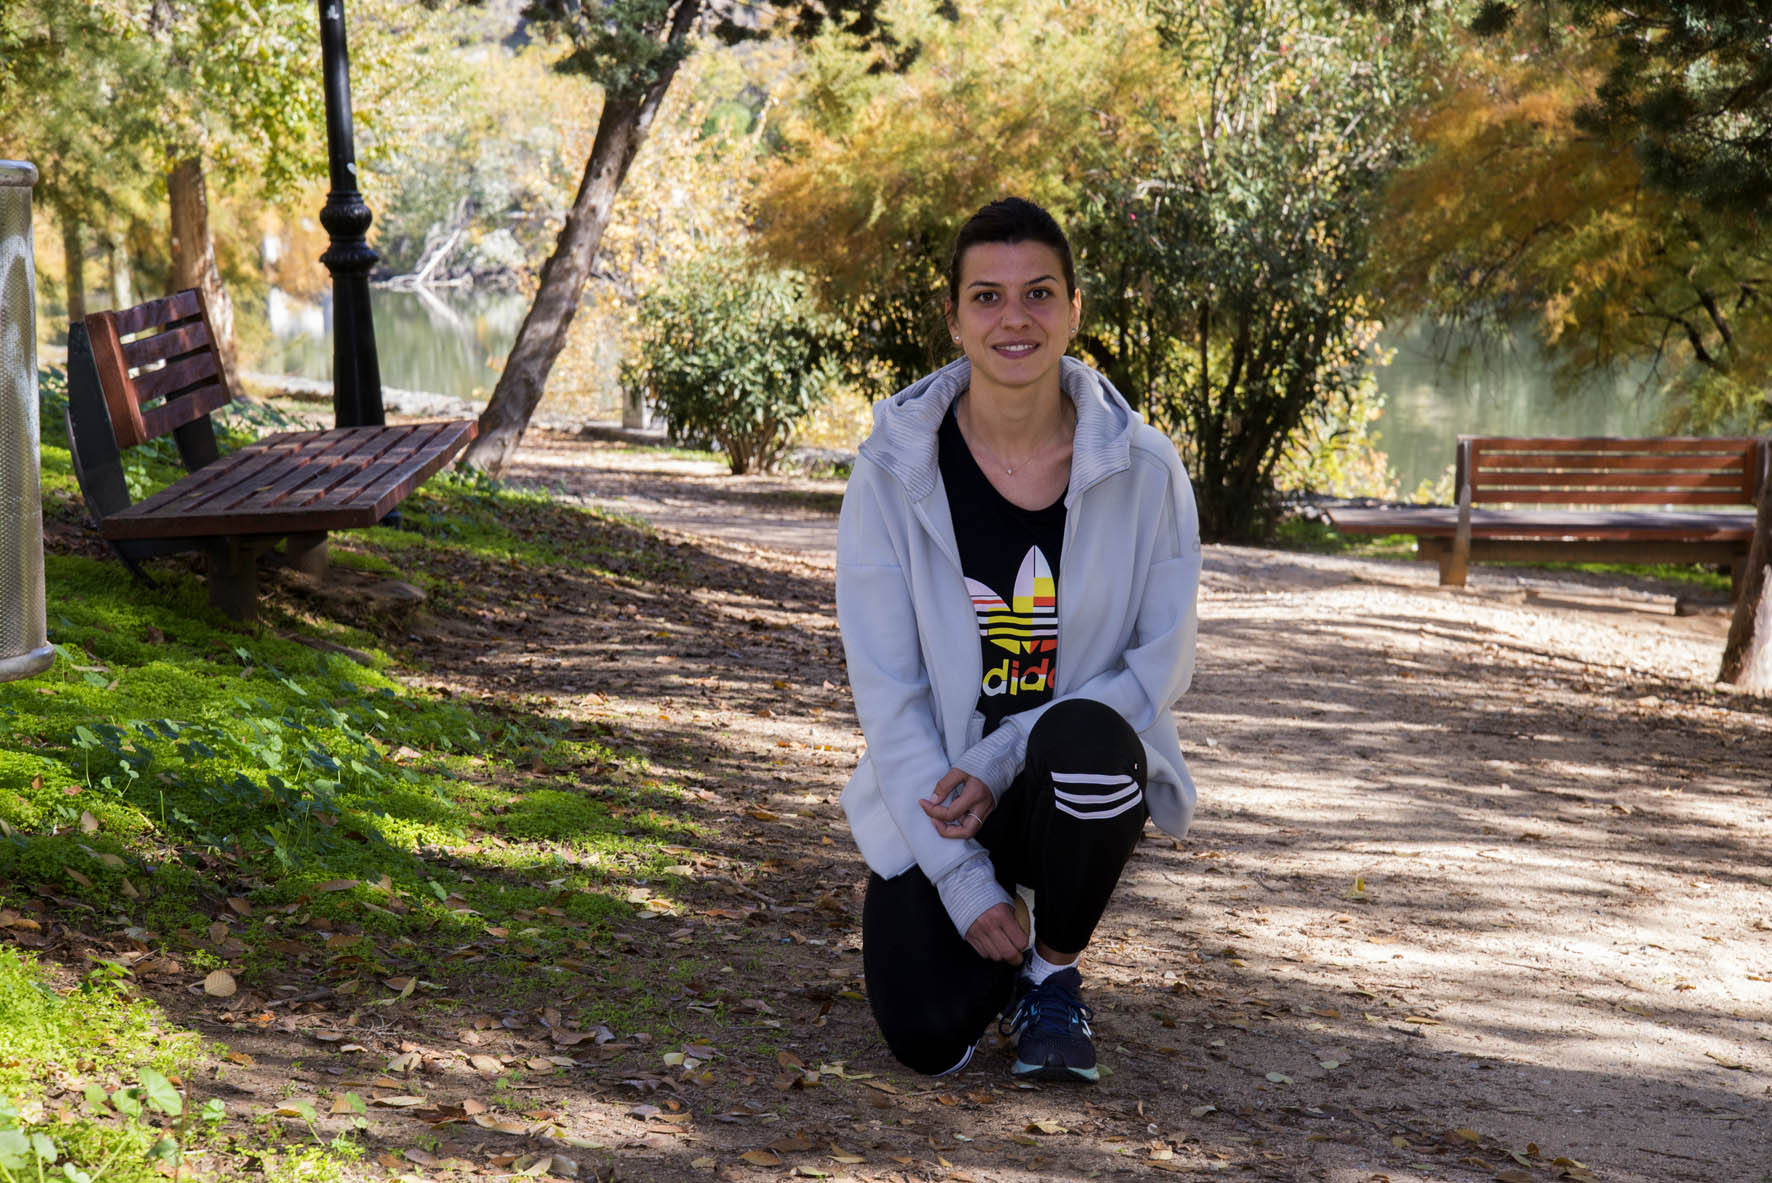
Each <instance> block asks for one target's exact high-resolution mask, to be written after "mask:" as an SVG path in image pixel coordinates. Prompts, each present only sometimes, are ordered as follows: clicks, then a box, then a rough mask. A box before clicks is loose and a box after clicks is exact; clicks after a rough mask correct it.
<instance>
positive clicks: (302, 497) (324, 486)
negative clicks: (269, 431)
mask: <svg viewBox="0 0 1772 1183" xmlns="http://www.w3.org/2000/svg"><path fill="white" fill-rule="evenodd" d="M399 430H402V429H400V428H375V429H373V430H370V431H362V430H356V431H351V430H347V431H345V432H342V433H340V432H332V433H329V435H328V438H326V439H324V440H301V439H299V438H293V437H292V438H290V439H289V441H288V443H287V444H286V445H285V446H284V447H282V448H281V449H280V451H281V452H282V458H281V460H280V461H279V463H278V465H277V469H278V471H277V474H276V479H274V480H267V481H261V482H259V483H256V484H254V485H252V486H250V487H241V488H239V489H237V490H235V495H234V496H233V497H231V498H230V499H229V500H228V502H227V505H226V510H227V512H228V513H234V514H247V515H251V514H260V513H273V512H290V511H294V510H303V509H314V508H317V507H325V508H340V507H344V506H347V505H348V504H349V501H348V499H347V498H345V497H343V496H341V495H340V494H339V489H340V487H341V486H342V485H343V484H344V483H345V482H346V481H348V480H350V479H351V477H352V476H353V475H354V474H355V473H358V472H361V471H362V470H363V468H364V467H366V466H367V465H369V464H371V463H373V462H374V460H375V457H376V456H378V455H380V454H381V453H382V451H384V450H385V449H386V448H387V446H388V443H389V439H390V433H391V432H394V431H399ZM277 438H278V437H276V436H272V437H271V439H270V440H267V441H265V442H266V443H267V444H269V443H271V441H272V440H276V439H277ZM216 508H217V509H220V508H221V506H219V505H218V506H216Z"/></svg>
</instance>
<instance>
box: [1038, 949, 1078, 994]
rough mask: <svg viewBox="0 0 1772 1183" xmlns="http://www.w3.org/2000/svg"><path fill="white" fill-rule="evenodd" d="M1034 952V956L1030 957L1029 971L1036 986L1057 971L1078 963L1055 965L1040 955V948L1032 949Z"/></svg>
mask: <svg viewBox="0 0 1772 1183" xmlns="http://www.w3.org/2000/svg"><path fill="white" fill-rule="evenodd" d="M1032 953H1033V956H1031V957H1029V958H1028V969H1027V973H1028V979H1029V980H1030V981H1032V982H1033V984H1034V985H1036V986H1038V985H1039V984H1040V983H1041V982H1044V981H1045V980H1046V979H1047V978H1049V977H1051V976H1052V975H1053V974H1055V973H1057V972H1058V971H1059V970H1061V969H1069V968H1070V967H1071V966H1072V965H1075V964H1077V963H1076V962H1075V961H1073V962H1071V963H1070V964H1069V965H1053V964H1052V963H1051V962H1050V961H1048V960H1046V959H1045V958H1044V957H1042V956H1040V951H1039V950H1038V949H1034V950H1032Z"/></svg>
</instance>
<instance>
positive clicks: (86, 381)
mask: <svg viewBox="0 0 1772 1183" xmlns="http://www.w3.org/2000/svg"><path fill="white" fill-rule="evenodd" d="M232 398H233V392H232V391H231V390H230V389H229V388H228V379H227V372H226V370H225V369H224V367H223V366H222V365H221V360H220V357H219V356H218V354H217V353H216V348H215V338H214V334H213V333H212V332H211V331H210V327H209V316H208V311H207V309H206V308H205V306H204V302H203V299H202V296H201V294H200V293H198V292H196V291H189V290H188V291H182V292H179V293H177V294H175V295H172V296H168V297H167V298H165V299H163V300H151V301H149V302H148V303H146V304H140V305H137V306H136V307H134V308H127V309H123V310H121V311H107V312H98V313H94V314H93V315H91V316H89V317H87V318H86V320H85V323H84V324H74V325H71V326H69V332H68V440H69V443H70V445H71V448H72V451H73V457H74V472H75V475H76V476H77V477H78V478H79V481H80V490H81V492H82V493H83V494H84V495H85V498H86V505H87V508H88V509H89V510H90V511H91V513H92V517H93V520H94V521H95V522H96V523H97V526H98V530H99V532H100V533H101V534H102V535H103V536H104V537H105V538H106V539H107V540H108V541H109V542H110V543H111V545H112V546H113V547H114V548H115V549H116V551H117V553H118V554H119V555H120V556H121V557H122V559H123V561H124V562H125V563H126V564H127V565H128V566H129V569H130V570H131V572H133V573H134V574H135V575H136V576H137V577H138V578H142V579H146V578H147V577H146V575H145V573H144V572H143V571H142V569H141V566H140V562H141V560H142V559H144V558H149V557H152V556H155V555H165V554H174V553H178V552H181V551H192V550H199V551H203V552H205V553H206V554H207V556H208V560H209V598H210V601H211V602H212V603H214V604H215V605H216V606H217V607H219V608H220V609H222V611H224V612H226V613H228V614H229V615H230V616H233V617H235V618H236V619H240V620H250V619H252V617H253V616H254V615H255V614H256V611H257V603H258V574H257V572H258V560H259V558H260V556H261V555H264V554H266V553H267V552H269V551H271V550H272V549H273V548H274V547H275V546H276V544H277V543H278V542H279V541H281V542H283V544H284V549H283V553H282V556H281V557H282V559H283V561H284V562H285V563H286V564H287V565H289V566H291V567H295V568H297V569H299V570H302V571H306V572H307V573H309V574H312V575H323V574H324V573H325V570H326V565H327V548H326V536H327V533H328V532H329V531H332V530H344V529H352V528H356V527H362V526H372V525H374V524H375V523H377V522H379V521H381V520H382V519H383V518H385V517H387V515H388V513H389V511H391V510H392V509H393V508H394V507H395V506H396V505H398V504H399V503H400V501H401V500H402V499H404V498H405V497H406V495H407V494H408V493H410V492H412V490H413V489H415V488H417V487H418V485H419V484H420V483H421V482H423V481H424V480H425V479H426V478H427V477H429V476H431V475H432V474H433V473H435V472H436V471H437V470H438V469H440V468H442V467H443V466H444V465H445V464H447V463H448V462H449V460H450V458H451V457H453V456H454V455H455V454H456V453H457V452H458V451H460V450H461V448H462V447H464V446H465V445H466V444H467V442H468V441H469V440H471V439H473V438H474V432H475V423H474V421H473V420H471V419H465V420H458V421H454V422H447V423H414V424H402V425H399V426H394V427H343V428H338V429H335V430H331V431H289V432H282V433H280V434H277V435H272V436H267V437H266V438H264V439H261V440H259V441H258V442H256V443H253V444H250V445H248V446H247V447H244V448H241V449H239V450H238V451H235V452H231V453H229V454H228V455H225V456H224V455H222V454H221V452H220V449H219V448H218V447H217V446H216V436H215V428H214V425H213V424H212V423H211V421H210V413H211V412H212V411H215V410H217V409H218V408H220V407H222V406H225V405H226V404H227V403H228V402H230V401H231V400H232ZM168 434H170V435H172V436H173V438H174V440H175V441H176V443H177V445H178V450H179V456H180V458H181V459H182V460H183V461H184V466H185V468H186V470H187V472H188V474H189V475H187V476H184V477H182V478H180V479H179V480H178V481H176V482H174V483H173V484H171V485H169V486H167V487H166V488H164V489H161V490H160V491H159V492H157V493H155V494H153V495H152V496H150V497H147V498H145V499H143V500H142V501H140V502H136V503H134V504H132V503H131V500H130V495H129V490H128V486H127V483H126V480H125V476H124V468H123V454H124V453H125V452H126V451H127V450H128V449H130V448H133V447H136V446H138V445H140V444H144V443H146V442H148V441H149V440H153V439H157V438H160V437H162V436H165V435H168Z"/></svg>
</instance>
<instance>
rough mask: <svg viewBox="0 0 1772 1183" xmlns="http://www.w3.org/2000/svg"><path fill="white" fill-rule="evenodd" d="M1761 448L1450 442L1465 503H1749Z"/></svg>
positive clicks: (1764, 448) (1690, 442)
mask: <svg viewBox="0 0 1772 1183" xmlns="http://www.w3.org/2000/svg"><path fill="white" fill-rule="evenodd" d="M1767 464H1768V442H1767V441H1766V440H1764V439H1759V438H1755V437H1752V436H1719V437H1716V438H1703V437H1696V436H1683V437H1682V436H1667V437H1661V438H1647V439H1623V438H1614V437H1592V438H1575V437H1548V438H1531V437H1495V436H1468V435H1467V436H1460V437H1459V438H1458V469H1457V474H1456V481H1457V486H1458V489H1459V491H1460V493H1462V491H1463V490H1464V488H1465V487H1466V484H1467V483H1468V485H1469V488H1470V498H1471V501H1472V502H1473V503H1480V502H1490V503H1495V502H1506V503H1510V504H1515V505H1752V504H1754V503H1755V502H1756V500H1757V499H1758V497H1759V494H1760V489H1761V486H1762V484H1763V483H1764V482H1765V480H1766V479H1767V474H1766V468H1767Z"/></svg>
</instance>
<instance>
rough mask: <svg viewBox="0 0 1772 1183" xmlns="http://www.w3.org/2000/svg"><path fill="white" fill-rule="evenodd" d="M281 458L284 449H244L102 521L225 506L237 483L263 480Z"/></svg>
mask: <svg viewBox="0 0 1772 1183" xmlns="http://www.w3.org/2000/svg"><path fill="white" fill-rule="evenodd" d="M280 460H281V454H280V452H278V451H277V450H274V449H266V448H261V447H259V446H257V445H250V446H248V447H245V448H241V449H240V450H239V451H238V452H233V453H230V454H229V455H227V456H223V457H222V458H221V459H219V460H217V461H215V462H214V463H212V464H206V465H204V466H203V467H202V468H200V469H198V470H197V471H196V472H193V473H191V474H190V475H189V476H187V477H185V478H184V479H183V480H181V481H179V482H177V483H176V484H172V485H168V486H167V487H166V488H164V489H161V490H160V491H159V492H157V493H154V494H152V495H151V496H149V497H147V498H144V499H143V500H141V501H138V502H136V503H135V504H134V505H132V506H130V507H129V508H128V509H126V510H123V511H122V512H121V513H117V514H112V515H111V516H110V517H108V518H106V519H105V521H104V523H102V524H103V525H109V523H111V522H112V521H115V520H117V519H119V518H123V517H125V516H133V517H138V518H139V517H146V516H150V515H152V516H160V517H164V518H168V519H172V518H184V517H188V516H191V515H194V514H198V513H206V512H210V511H211V510H213V509H214V508H215V506H216V505H218V504H220V505H223V506H225V505H226V503H227V499H228V498H229V497H230V496H238V494H237V493H234V492H232V491H233V490H235V489H236V487H237V486H240V485H243V484H246V483H247V482H251V481H257V480H261V479H263V478H264V476H265V474H266V473H267V472H269V471H270V470H272V469H274V468H275V467H276V465H277V464H278V463H279V462H280ZM135 536H136V535H134V534H130V535H125V537H135Z"/></svg>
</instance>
